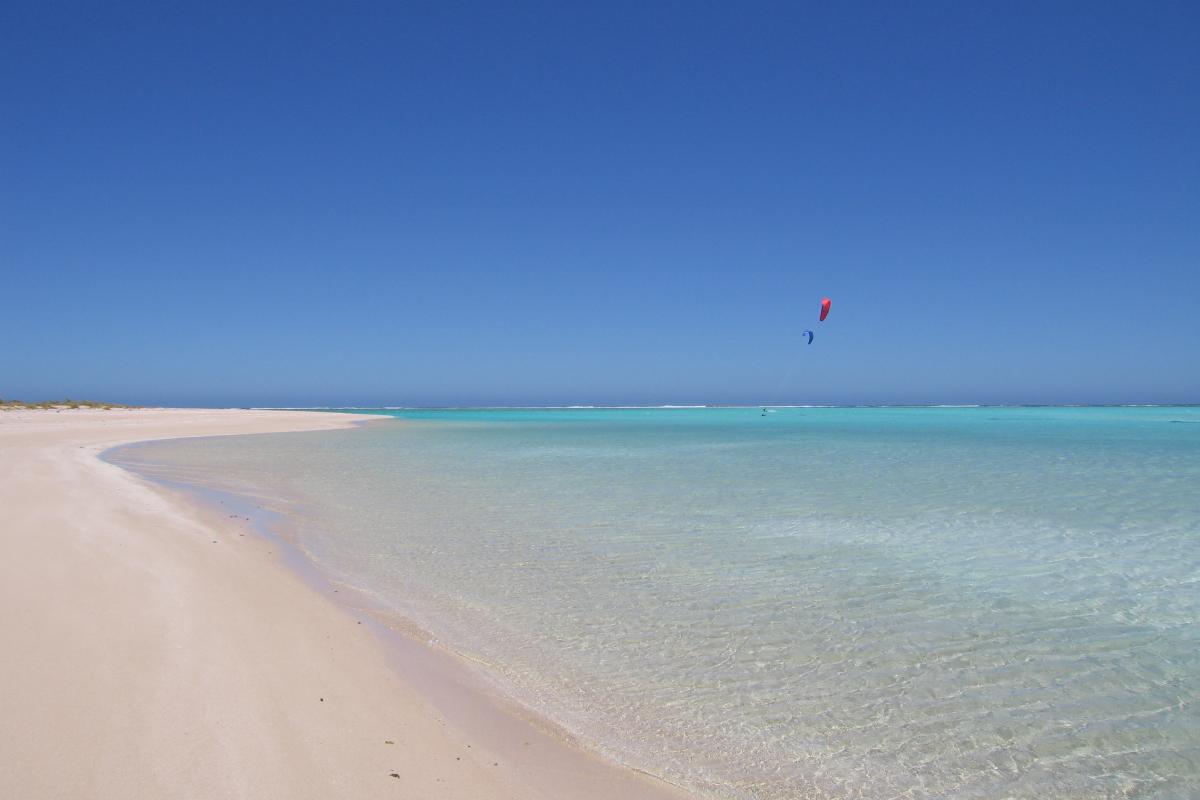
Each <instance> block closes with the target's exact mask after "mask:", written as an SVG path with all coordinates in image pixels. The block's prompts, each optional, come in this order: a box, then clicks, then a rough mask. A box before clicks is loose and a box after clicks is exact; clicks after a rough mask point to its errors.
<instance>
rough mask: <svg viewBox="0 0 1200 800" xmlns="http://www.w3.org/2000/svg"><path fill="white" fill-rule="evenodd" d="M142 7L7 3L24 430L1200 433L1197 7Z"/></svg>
mask: <svg viewBox="0 0 1200 800" xmlns="http://www.w3.org/2000/svg"><path fill="white" fill-rule="evenodd" d="M107 5H111V6H113V7H106V4H97V3H53V2H51V3H24V4H21V3H8V4H5V5H4V8H3V10H2V11H0V92H2V95H0V100H2V105H3V108H4V112H3V114H0V145H2V147H0V279H2V280H0V287H2V288H0V318H2V319H3V322H4V331H5V333H4V338H5V341H4V345H3V347H0V396H4V397H22V398H29V399H36V398H43V397H57V396H63V395H69V396H73V397H95V398H101V399H110V400H118V401H126V402H135V403H152V404H157V403H163V404H185V405H204V404H221V405H227V404H233V405H242V404H254V405H260V404H263V405H308V404H360V405H369V404H489V403H499V404H524V403H528V404H541V403H672V402H684V403H686V402H700V403H702V402H748V403H759V402H785V401H790V402H836V403H855V402H865V403H886V402H898V403H905V402H907V403H921V402H932V403H939V402H1200V355H1197V354H1198V353H1200V147H1197V144H1196V143H1197V142H1200V91H1198V90H1197V79H1198V77H1200V5H1197V4H1195V3H1146V4H1143V3H1132V2H1130V3H1097V2H1089V3H1021V2H1004V3H999V2H995V3H958V2H953V3H880V4H873V3H845V4H833V3H820V4H801V3H780V4H743V3H737V4H735V3H724V4H718V3H699V2H682V3H646V2H637V3H615V2H604V3H591V4H583V3H550V2H548V3H517V4H498V3H487V4H485V3H478V4H467V3H442V2H438V3H434V2H429V3H374V4H372V3H359V4H344V3H343V4H334V3H329V4H305V3H280V4H276V5H265V4H253V3H251V4H246V3H237V4H232V3H231V4H221V3H190V4H184V3H177V4H172V3H154V4H147V5H144V6H138V5H134V4H128V3H115V4H107ZM823 295H829V296H830V297H832V298H833V301H834V304H833V312H832V314H831V315H830V318H829V320H828V321H826V322H825V323H821V324H819V325H818V324H817V323H816V315H817V304H818V302H819V300H820V298H821V297H822V296H823ZM810 327H813V328H814V329H815V330H816V340H815V342H814V344H813V345H811V346H806V345H803V344H802V342H801V337H800V333H801V331H803V330H804V329H805V328H810ZM781 384H782V388H781Z"/></svg>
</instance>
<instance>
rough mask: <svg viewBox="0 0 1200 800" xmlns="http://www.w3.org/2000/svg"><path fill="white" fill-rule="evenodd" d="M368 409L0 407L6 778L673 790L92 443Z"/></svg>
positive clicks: (361, 793)
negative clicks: (579, 740) (590, 746)
mask: <svg viewBox="0 0 1200 800" xmlns="http://www.w3.org/2000/svg"><path fill="white" fill-rule="evenodd" d="M366 419H370V418H369V417H361V416H355V415H349V414H318V413H311V412H291V411H247V410H217V411H213V410H172V409H130V410H123V409H114V410H111V411H102V410H85V409H80V410H63V411H61V412H55V411H52V410H51V411H46V410H39V411H8V412H3V413H0V608H2V609H3V614H0V642H2V643H3V658H0V707H2V708H3V709H4V714H2V715H0V796H4V797H21V798H61V797H94V798H110V797H111V798H128V797H159V798H171V797H181V798H182V797H187V798H196V797H214V798H215V797H221V798H227V797H247V798H272V797H289V798H329V797H356V798H371V797H389V798H395V797H420V798H476V799H479V798H542V797H545V798H551V797H555V798H559V797H566V796H569V797H572V798H583V799H584V800H588V799H589V798H608V797H618V796H619V797H622V798H625V799H627V800H639V799H640V798H646V800H657V798H678V797H681V796H682V795H680V794H679V793H677V792H676V791H675V790H674V789H672V788H671V787H669V786H666V785H665V784H661V783H659V782H657V781H655V780H653V779H651V778H648V777H646V776H643V775H641V774H639V773H636V772H634V771H633V770H629V769H625V768H623V767H620V766H618V765H614V764H611V763H609V762H606V761H603V760H602V759H599V758H597V757H595V756H593V755H591V754H589V753H587V752H585V751H583V750H581V749H578V748H575V747H572V746H570V745H569V744H566V743H564V742H562V741H560V740H559V739H558V738H557V737H556V736H555V735H554V733H553V732H551V731H547V730H545V729H543V728H542V727H541V726H539V725H537V724H536V722H535V721H532V720H528V719H526V718H524V717H523V716H522V715H521V714H520V713H519V710H518V709H515V708H509V707H506V706H505V704H504V703H503V702H502V701H493V700H491V699H489V698H487V697H486V696H485V694H484V693H483V692H481V691H480V689H479V687H478V686H476V685H469V684H470V683H471V682H470V681H469V680H466V679H464V678H463V677H462V676H463V675H465V674H466V672H464V671H461V670H459V669H458V667H457V666H456V665H455V664H453V663H451V661H452V659H451V658H450V657H449V656H447V655H445V654H441V653H437V652H435V651H433V650H430V649H428V648H424V647H422V646H420V645H418V644H417V643H415V642H411V641H409V642H405V640H403V638H402V637H396V636H389V635H388V634H389V633H390V632H389V631H387V630H386V629H385V628H384V627H383V626H380V625H378V624H372V623H371V622H370V621H369V620H368V621H367V624H360V623H361V622H362V621H363V620H364V616H363V615H362V614H358V613H355V612H354V611H353V610H352V609H349V608H348V607H346V606H345V605H343V604H340V603H338V602H335V601H333V600H332V599H330V598H329V597H328V596H326V595H324V594H322V593H321V592H319V591H314V588H313V586H312V582H311V581H310V580H306V579H305V578H304V577H302V576H301V575H299V574H297V572H296V571H295V570H293V569H290V568H289V567H288V566H287V564H286V563H285V560H284V558H283V554H282V553H281V552H280V551H281V548H280V547H279V544H278V543H277V542H273V541H272V540H271V539H269V538H264V537H262V536H258V535H255V534H254V532H253V530H252V529H251V528H250V526H249V524H248V522H247V520H246V519H245V518H244V517H242V516H240V515H234V514H228V513H222V511H220V510H218V509H215V508H213V507H211V506H205V505H202V504H200V503H197V502H195V501H194V500H193V499H191V498H190V497H189V496H188V495H186V494H184V493H182V492H178V491H172V490H171V489H169V488H165V487H162V486H157V485H154V484H152V483H150V482H148V481H146V480H143V479H141V478H138V477H136V476H134V475H132V474H130V473H129V472H126V471H125V470H122V469H120V468H119V467H117V466H114V465H113V464H110V463H107V462H105V461H103V460H101V459H100V458H98V456H99V454H100V453H102V452H103V451H104V450H106V449H108V448H109V447H112V446H115V445H118V444H123V443H128V442H134V441H143V440H148V439H161V438H173V437H180V436H211V435H228V434H244V433H269V432H277V431H302V430H322V429H330V428H337V427H345V426H348V425H353V424H356V423H358V422H360V421H363V420H366ZM384 424H394V423H384Z"/></svg>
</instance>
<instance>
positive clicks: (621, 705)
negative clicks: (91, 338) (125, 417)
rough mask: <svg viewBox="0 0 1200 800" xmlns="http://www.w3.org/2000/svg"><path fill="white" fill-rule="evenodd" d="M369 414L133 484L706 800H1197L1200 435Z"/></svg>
mask: <svg viewBox="0 0 1200 800" xmlns="http://www.w3.org/2000/svg"><path fill="white" fill-rule="evenodd" d="M372 413H376V414H379V415H382V416H392V417H398V418H399V420H398V421H397V422H394V423H384V424H377V425H369V426H366V427H363V428H359V429H356V430H352V431H334V432H320V433H303V434H277V435H269V436H248V437H230V438H214V439H200V440H179V441H170V442H159V443H150V444H144V445H137V446H134V447H131V448H125V449H124V450H123V451H122V452H120V453H118V454H116V455H115V456H114V459H115V460H117V461H118V463H126V464H128V465H130V466H133V467H134V468H137V469H139V470H142V471H145V472H149V473H152V474H159V475H164V476H170V477H173V478H175V479H183V480H186V481H190V482H195V483H200V484H205V485H209V486H217V487H221V488H226V489H234V490H237V491H242V492H247V493H251V494H253V495H255V496H256V497H259V498H272V500H271V501H270V503H271V505H272V506H273V507H276V508H278V509H281V510H283V511H284V512H285V513H287V514H288V515H289V517H290V518H291V523H290V528H291V535H292V536H293V537H294V538H295V541H296V542H297V543H298V544H299V546H300V547H301V548H302V549H303V550H304V551H305V552H306V553H307V554H308V555H309V557H311V559H312V560H313V561H315V562H316V563H317V564H318V565H320V566H321V567H323V568H324V569H325V570H327V571H328V572H329V573H331V574H332V575H334V576H336V577H337V578H338V579H339V580H341V581H344V582H345V583H348V584H351V585H354V586H357V587H359V588H361V589H363V590H364V591H366V592H368V593H370V594H371V595H373V596H374V597H375V598H377V599H378V600H379V601H380V602H381V603H384V604H385V605H386V606H388V607H389V608H391V609H392V610H394V611H395V612H397V613H398V614H401V615H403V616H405V617H407V618H410V619H412V620H414V621H415V622H416V623H418V624H419V625H420V626H421V627H422V628H424V629H425V630H427V631H429V632H430V633H431V634H433V635H434V636H436V637H437V638H438V639H439V640H440V641H441V642H444V643H446V644H447V645H448V646H449V647H451V648H452V649H454V650H457V651H458V652H460V653H462V654H465V655H468V656H470V658H471V659H472V660H473V661H475V662H476V663H482V664H486V665H487V670H488V672H489V674H490V675H491V676H492V678H493V680H495V681H496V682H497V683H498V684H500V685H501V686H503V687H504V689H505V690H506V691H507V692H509V693H511V694H512V695H513V696H515V697H516V698H517V699H519V700H520V701H522V702H524V703H525V704H527V705H528V706H530V707H532V708H534V709H536V710H537V711H539V712H540V713H542V714H544V715H546V716H548V717H549V718H551V719H553V720H555V721H557V722H558V723H560V724H561V725H562V726H564V727H565V728H567V729H568V730H570V731H573V732H575V733H576V734H577V735H578V736H579V737H581V738H582V739H583V740H585V741H586V742H588V743H590V744H591V745H592V746H594V747H596V748H598V749H599V750H601V751H602V752H605V753H607V754H609V755H610V756H612V757H614V758H617V759H619V760H621V761H623V762H626V763H628V764H630V765H633V766H637V767H640V768H642V769H645V770H647V771H650V772H653V773H656V774H659V775H662V776H664V777H666V778H668V779H670V780H672V781H675V782H677V783H680V784H681V785H684V786H686V787H689V788H690V789H692V790H693V791H694V792H696V794H697V795H699V796H702V797H710V798H729V799H733V798H739V799H740V798H763V799H764V800H774V799H776V798H808V797H814V798H871V799H872V800H874V799H876V798H878V799H880V800H882V799H883V798H897V797H903V798H1039V799H1041V798H1125V797H1129V798H1135V797H1137V798H1189V797H1190V798H1194V797H1198V796H1200V704H1198V701H1200V409H1197V408H1188V407H1183V408H1165V407H1156V408H937V409H935V408H853V409H850V408H780V409H773V410H772V412H771V413H769V414H766V415H763V414H762V412H761V411H760V410H759V409H736V408H721V409H620V410H600V409H593V410H582V409H572V410H567V409H564V410H446V411H374V412H372Z"/></svg>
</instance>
